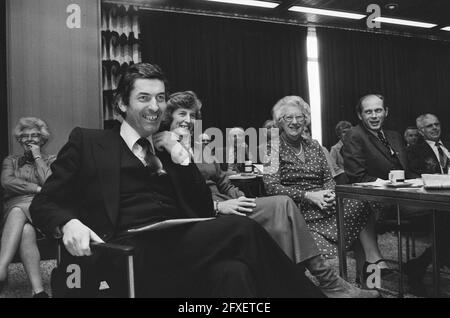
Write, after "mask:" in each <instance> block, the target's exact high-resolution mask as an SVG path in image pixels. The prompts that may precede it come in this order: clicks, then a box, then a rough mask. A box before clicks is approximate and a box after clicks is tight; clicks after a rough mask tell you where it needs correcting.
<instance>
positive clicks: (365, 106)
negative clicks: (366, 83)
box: [356, 94, 388, 132]
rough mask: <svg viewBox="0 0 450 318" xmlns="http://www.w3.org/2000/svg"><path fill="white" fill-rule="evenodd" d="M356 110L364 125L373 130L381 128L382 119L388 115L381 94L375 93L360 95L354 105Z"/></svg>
mask: <svg viewBox="0 0 450 318" xmlns="http://www.w3.org/2000/svg"><path fill="white" fill-rule="evenodd" d="M356 111H357V113H358V118H359V119H360V120H361V122H362V124H363V125H364V127H366V129H368V130H371V131H375V132H376V131H379V130H381V129H382V128H383V123H384V120H385V119H386V117H387V115H388V109H387V107H385V105H384V98H383V96H381V95H376V94H369V95H366V96H363V97H361V98H360V99H359V102H358V105H357V106H356Z"/></svg>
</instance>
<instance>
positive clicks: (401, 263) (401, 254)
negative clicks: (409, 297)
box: [397, 204, 404, 298]
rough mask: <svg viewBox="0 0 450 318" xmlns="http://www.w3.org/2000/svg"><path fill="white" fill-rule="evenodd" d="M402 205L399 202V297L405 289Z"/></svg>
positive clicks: (401, 296)
mask: <svg viewBox="0 0 450 318" xmlns="http://www.w3.org/2000/svg"><path fill="white" fill-rule="evenodd" d="M400 214H401V213H400V206H399V205H398V204H397V241H398V244H397V246H398V251H397V254H398V271H399V274H400V275H399V279H398V297H400V298H403V296H404V290H403V270H402V267H403V247H402V245H403V244H402V231H401V224H402V223H401V215H400Z"/></svg>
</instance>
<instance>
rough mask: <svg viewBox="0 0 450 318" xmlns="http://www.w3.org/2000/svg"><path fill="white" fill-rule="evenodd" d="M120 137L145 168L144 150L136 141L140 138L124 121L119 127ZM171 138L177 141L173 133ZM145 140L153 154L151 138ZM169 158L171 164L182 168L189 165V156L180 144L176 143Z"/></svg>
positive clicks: (153, 148)
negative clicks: (173, 163)
mask: <svg viewBox="0 0 450 318" xmlns="http://www.w3.org/2000/svg"><path fill="white" fill-rule="evenodd" d="M120 136H121V137H122V139H123V140H124V141H125V143H126V144H127V146H128V148H129V149H130V150H131V152H132V153H133V154H134V155H135V156H136V157H137V158H138V159H139V160H140V161H141V162H142V163H143V164H144V165H145V166H146V165H147V163H146V161H145V155H146V153H145V150H144V149H143V148H142V147H141V145H139V144H137V141H138V140H139V139H140V138H141V136H140V135H139V134H138V133H137V131H136V130H135V129H134V128H133V127H131V126H130V124H128V123H127V121H126V120H124V121H123V122H122V125H121V126H120ZM173 138H174V140H177V139H178V136H177V135H176V134H175V133H173ZM147 140H148V141H149V142H150V147H151V149H152V152H153V153H154V154H155V147H154V145H153V139H152V136H148V137H147ZM170 156H171V158H172V161H173V162H175V163H177V164H180V165H182V166H187V165H189V163H190V154H189V152H188V151H187V150H186V149H185V148H184V147H183V146H182V145H181V144H180V143H176V144H175V146H174V147H173V148H172V149H171V151H170Z"/></svg>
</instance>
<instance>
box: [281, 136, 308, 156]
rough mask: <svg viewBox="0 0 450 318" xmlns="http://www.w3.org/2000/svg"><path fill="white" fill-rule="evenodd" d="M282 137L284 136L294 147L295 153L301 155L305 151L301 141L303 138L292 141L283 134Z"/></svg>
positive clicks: (287, 142)
mask: <svg viewBox="0 0 450 318" xmlns="http://www.w3.org/2000/svg"><path fill="white" fill-rule="evenodd" d="M281 138H283V140H284V141H285V142H286V144H287V145H288V146H289V147H291V148H292V151H293V152H294V154H295V155H296V156H300V155H301V153H302V152H303V147H302V143H301V138H300V139H299V140H298V141H296V142H295V143H294V142H292V141H290V140H289V139H288V138H287V137H286V136H284V135H281Z"/></svg>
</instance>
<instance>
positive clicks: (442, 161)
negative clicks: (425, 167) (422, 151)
mask: <svg viewBox="0 0 450 318" xmlns="http://www.w3.org/2000/svg"><path fill="white" fill-rule="evenodd" d="M441 146H442V144H441V142H439V141H438V142H436V148H437V150H438V152H439V163H440V164H441V167H442V171H443V172H444V173H447V172H448V167H447V164H448V157H447V155H446V154H445V153H444V150H442V148H441Z"/></svg>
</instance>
